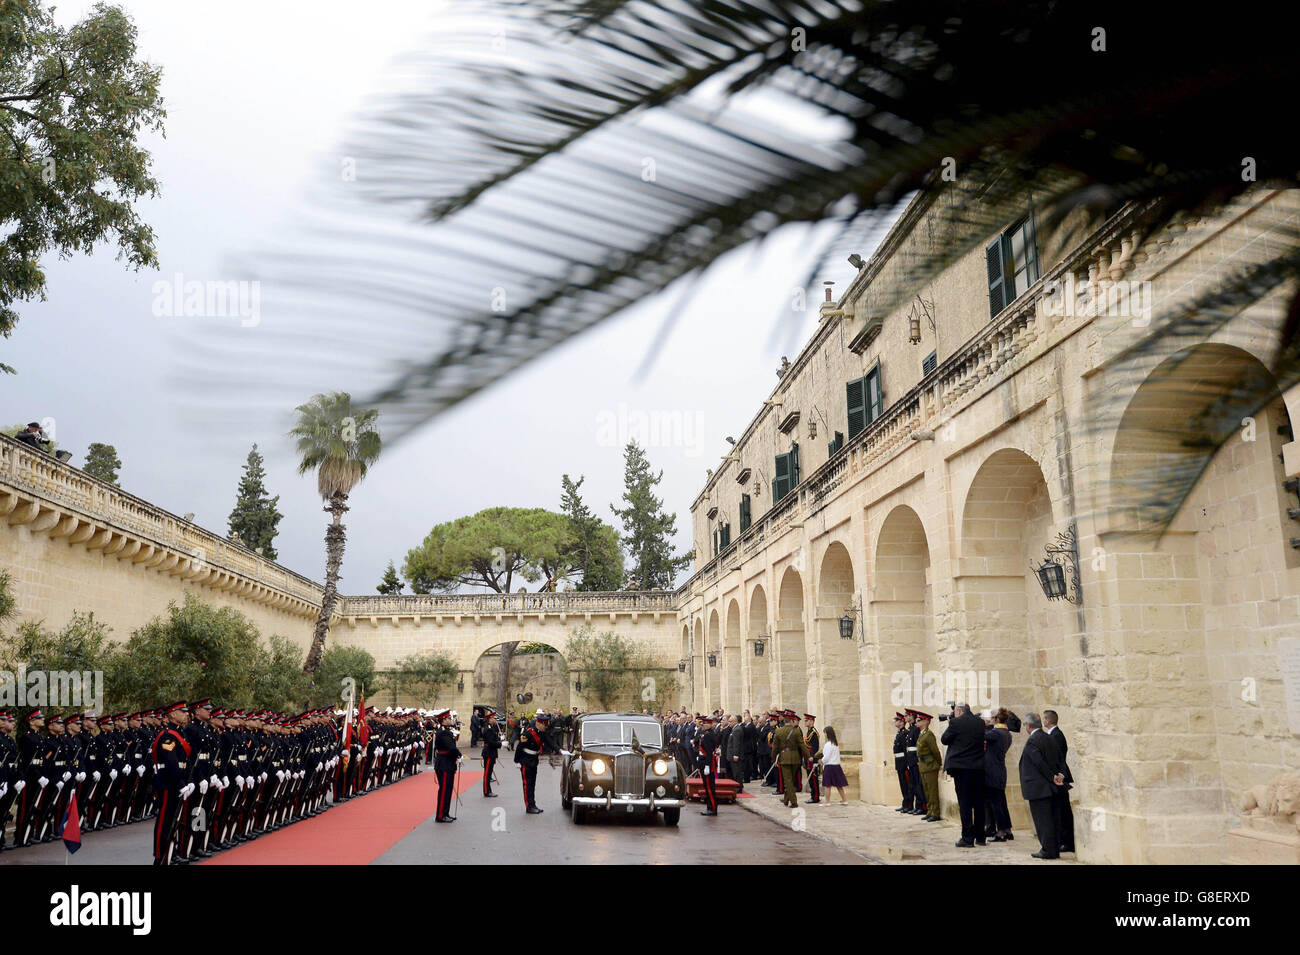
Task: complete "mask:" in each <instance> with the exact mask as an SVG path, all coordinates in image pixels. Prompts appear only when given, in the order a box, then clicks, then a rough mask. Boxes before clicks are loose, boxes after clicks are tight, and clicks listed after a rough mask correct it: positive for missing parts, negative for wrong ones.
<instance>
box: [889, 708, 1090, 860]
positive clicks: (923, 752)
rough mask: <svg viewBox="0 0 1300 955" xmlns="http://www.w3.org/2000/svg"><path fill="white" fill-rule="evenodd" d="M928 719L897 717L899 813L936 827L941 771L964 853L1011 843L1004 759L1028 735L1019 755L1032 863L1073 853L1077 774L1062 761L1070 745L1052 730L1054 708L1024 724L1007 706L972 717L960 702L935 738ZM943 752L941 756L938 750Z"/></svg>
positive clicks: (915, 714) (910, 713)
mask: <svg viewBox="0 0 1300 955" xmlns="http://www.w3.org/2000/svg"><path fill="white" fill-rule="evenodd" d="M933 719H934V718H933V717H932V716H931V715H930V714H929V713H924V712H921V711H919V710H912V709H909V710H906V711H904V712H902V713H895V714H894V731H895V732H894V746H893V751H894V769H895V771H896V772H897V774H898V783H899V788H900V790H901V791H902V804H901V805H900V806H899V807H898V812H901V813H910V814H914V815H919V816H922V817H923V818H924V820H925V821H927V822H937V821H938V820H939V818H940V808H939V773H940V772H946V773H947V774H948V776H949V777H951V779H952V781H953V788H954V789H955V790H956V793H957V809H958V815H959V817H960V819H961V838H960V839H959V840H957V843H956V845H957V847H958V848H961V849H969V848H974V847H976V846H984V845H988V843H989V842H1009V841H1012V840H1013V839H1014V838H1015V835H1014V834H1013V833H1012V831H1011V811H1010V809H1009V807H1008V806H1007V793H1006V788H1007V767H1006V756H1007V752H1008V750H1010V748H1011V737H1012V734H1013V733H1019V732H1020V731H1021V729H1022V728H1023V729H1026V730H1027V731H1028V737H1027V738H1026V740H1025V746H1024V749H1023V751H1022V752H1021V755H1020V764H1019V775H1020V793H1021V795H1022V796H1023V797H1024V799H1025V800H1026V801H1027V802H1028V803H1029V810H1030V815H1031V816H1032V818H1033V821H1034V831H1035V833H1036V835H1037V837H1038V841H1039V850H1038V851H1037V852H1034V853H1032V855H1033V857H1034V858H1036V859H1057V858H1060V854H1061V853H1062V852H1073V851H1074V814H1073V811H1072V810H1071V808H1070V788H1071V786H1072V784H1073V782H1074V776H1073V775H1072V774H1071V772H1070V767H1069V765H1068V764H1067V762H1066V756H1067V755H1068V754H1069V745H1068V743H1067V742H1066V739H1065V734H1064V733H1063V732H1062V731H1061V729H1060V727H1059V726H1057V714H1056V712H1055V711H1054V710H1044V711H1043V714H1042V716H1041V717H1040V716H1039V715H1038V714H1037V713H1029V714H1027V715H1026V716H1025V718H1024V720H1023V721H1022V720H1021V719H1020V718H1019V717H1017V716H1016V714H1015V713H1013V712H1011V711H1010V710H1008V709H1006V708H1005V707H1003V708H1000V709H998V710H997V711H996V712H995V711H993V710H984V711H983V712H982V713H980V714H978V715H976V714H975V713H973V712H972V711H971V708H970V707H969V706H967V705H966V704H965V703H954V704H953V705H952V708H951V711H950V713H949V714H948V715H947V716H945V717H941V719H942V720H945V721H946V722H947V724H948V725H947V727H946V728H945V729H944V731H943V736H942V737H940V738H939V739H938V740H937V741H936V739H935V736H934V733H933V732H932V731H931V729H930V724H931V722H932V721H933ZM940 744H942V745H943V746H944V747H946V751H945V752H943V753H941V752H940V750H939V745H940Z"/></svg>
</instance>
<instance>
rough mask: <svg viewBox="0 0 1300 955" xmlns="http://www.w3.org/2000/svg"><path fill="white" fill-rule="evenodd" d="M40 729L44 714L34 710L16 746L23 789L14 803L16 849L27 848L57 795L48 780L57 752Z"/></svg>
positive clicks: (56, 744) (56, 747)
mask: <svg viewBox="0 0 1300 955" xmlns="http://www.w3.org/2000/svg"><path fill="white" fill-rule="evenodd" d="M44 728H45V714H44V713H42V712H41V710H40V708H39V707H38V708H37V709H35V710H33V711H32V712H31V713H29V714H28V716H27V732H26V733H24V734H23V738H22V739H21V740H19V742H18V750H19V753H20V755H21V757H22V762H23V775H24V782H25V783H26V785H25V786H24V787H23V790H22V792H21V793H20V794H19V800H18V829H17V836H16V838H15V840H14V845H16V846H27V845H31V843H32V840H33V838H35V837H36V834H37V830H38V828H39V826H40V823H41V819H42V818H43V816H44V814H45V812H46V810H47V809H48V807H49V804H50V801H51V800H52V799H53V798H54V794H55V792H57V790H56V789H55V788H54V784H53V781H52V778H51V777H52V776H53V774H54V756H55V754H56V753H57V752H58V748H59V747H58V742H57V741H56V740H54V739H53V738H52V737H50V736H48V735H43V734H42V733H41V730H43V729H44Z"/></svg>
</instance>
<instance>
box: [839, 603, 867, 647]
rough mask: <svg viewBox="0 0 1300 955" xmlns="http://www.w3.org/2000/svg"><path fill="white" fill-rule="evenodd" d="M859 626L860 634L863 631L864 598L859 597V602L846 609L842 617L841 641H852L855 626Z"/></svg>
mask: <svg viewBox="0 0 1300 955" xmlns="http://www.w3.org/2000/svg"><path fill="white" fill-rule="evenodd" d="M855 623H856V624H857V629H858V631H859V632H861V631H862V598H861V597H858V598H857V601H856V602H855V603H854V604H852V605H851V606H849V607H847V608H845V610H844V616H842V617H840V639H841V640H852V639H853V628H854V624H855Z"/></svg>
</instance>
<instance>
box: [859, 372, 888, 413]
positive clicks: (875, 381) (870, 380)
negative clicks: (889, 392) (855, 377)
mask: <svg viewBox="0 0 1300 955" xmlns="http://www.w3.org/2000/svg"><path fill="white" fill-rule="evenodd" d="M862 381H863V382H864V389H863V390H864V391H866V394H867V424H871V422H873V421H875V420H876V419H877V418H879V417H880V413H881V412H882V411H884V410H885V394H884V391H883V389H882V388H881V384H880V362H876V367H875V368H873V369H871V371H869V372H868V373H867V377H865V378H863V379H862Z"/></svg>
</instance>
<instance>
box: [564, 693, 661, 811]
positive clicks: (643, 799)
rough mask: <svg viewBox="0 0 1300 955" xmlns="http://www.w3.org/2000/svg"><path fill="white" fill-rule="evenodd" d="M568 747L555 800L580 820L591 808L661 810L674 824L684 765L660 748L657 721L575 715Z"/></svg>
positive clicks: (618, 715)
mask: <svg viewBox="0 0 1300 955" xmlns="http://www.w3.org/2000/svg"><path fill="white" fill-rule="evenodd" d="M573 740H574V743H573V745H574V749H573V751H572V752H567V751H566V753H565V757H564V771H563V772H562V773H561V774H560V803H561V805H563V806H564V808H565V809H567V810H569V811H570V812H572V814H573V821H574V822H575V823H577V824H578V825H581V824H582V823H583V822H585V821H586V819H587V814H588V813H589V812H593V811H597V812H598V811H605V812H617V813H654V812H661V813H663V816H664V822H665V823H666V824H668V825H670V826H675V825H677V822H678V820H679V819H681V815H682V805H683V803H684V802H685V801H686V770H685V769H684V768H683V767H682V764H681V763H679V762H678V761H677V760H676V759H675V758H674V757H673V755H672V753H670V752H668V751H666V750H665V749H664V730H663V726H661V725H660V724H659V721H658V720H656V719H654V718H653V717H649V716H638V715H637V714H635V713H589V714H587V715H585V716H581V717H579V718H578V725H577V728H576V729H575V730H574V734H573Z"/></svg>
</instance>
